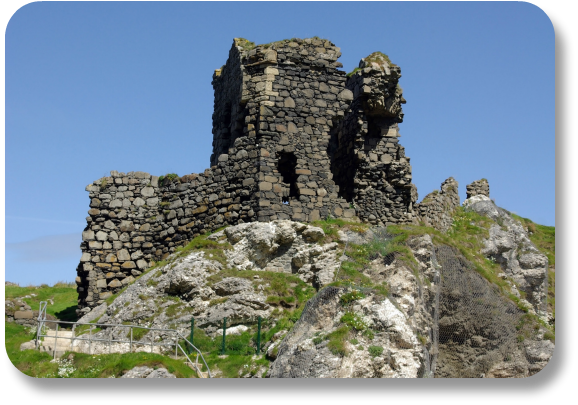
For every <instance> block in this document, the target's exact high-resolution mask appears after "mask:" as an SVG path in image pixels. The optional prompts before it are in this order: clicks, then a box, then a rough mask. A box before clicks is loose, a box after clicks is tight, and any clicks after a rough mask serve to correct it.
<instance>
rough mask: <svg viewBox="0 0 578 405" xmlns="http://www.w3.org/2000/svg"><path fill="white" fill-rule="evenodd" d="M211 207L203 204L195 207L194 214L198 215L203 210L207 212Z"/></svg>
mask: <svg viewBox="0 0 578 405" xmlns="http://www.w3.org/2000/svg"><path fill="white" fill-rule="evenodd" d="M208 209H209V207H207V206H206V205H201V206H199V207H197V208H195V209H193V215H197V214H200V213H202V212H205V211H207V210H208Z"/></svg>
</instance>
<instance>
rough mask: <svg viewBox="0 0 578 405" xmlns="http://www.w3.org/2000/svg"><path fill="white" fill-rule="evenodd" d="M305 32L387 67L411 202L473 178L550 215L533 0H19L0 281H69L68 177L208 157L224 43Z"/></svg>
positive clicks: (546, 118) (550, 70)
mask: <svg viewBox="0 0 578 405" xmlns="http://www.w3.org/2000/svg"><path fill="white" fill-rule="evenodd" d="M279 16H283V17H284V18H283V19H280V18H279ZM314 35H317V36H319V37H322V38H328V39H330V40H331V41H333V42H334V43H335V44H336V45H337V46H340V47H341V50H342V53H343V56H342V57H341V59H340V61H341V62H342V63H343V65H344V70H346V71H351V70H352V69H353V68H354V67H355V66H357V64H358V63H359V59H360V58H362V57H364V56H367V55H368V54H370V53H371V52H374V51H382V52H384V53H386V54H388V55H389V56H390V58H391V60H392V61H393V62H394V63H396V64H398V65H399V66H400V67H401V69H402V75H403V77H402V78H401V80H400V85H401V86H402V87H403V89H404V96H405V98H406V99H407V104H406V105H405V106H404V112H405V121H404V123H403V124H401V125H400V132H401V135H402V137H401V138H400V142H401V144H402V145H404V146H405V148H406V153H407V155H408V156H409V157H411V163H412V167H413V176H414V183H415V184H416V185H417V187H418V192H419V199H420V200H421V199H422V198H423V197H424V196H425V195H426V194H427V193H429V192H431V191H432V190H434V189H438V188H439V186H440V184H441V182H442V181H443V180H445V179H446V178H447V177H449V176H453V177H454V178H456V179H457V181H458V182H459V184H460V195H461V198H462V200H463V199H465V186H466V184H469V183H470V182H471V181H473V180H477V179H480V178H482V177H485V178H487V179H488V180H489V182H490V192H491V197H492V198H495V200H496V203H497V204H498V205H499V206H501V207H504V208H506V209H508V210H510V211H513V212H516V213H517V214H519V215H521V216H524V217H528V218H531V219H532V220H534V221H535V222H538V223H541V224H546V225H554V222H555V149H554V147H555V133H554V130H555V127H554V31H553V27H552V24H551V23H550V21H549V19H548V17H547V16H546V15H545V14H544V13H543V12H542V11H541V10H540V9H539V8H537V7H535V6H533V5H531V4H528V3H516V2H511V3H494V2H491V3H469V2H466V3H454V2H452V3H415V2H411V3H397V2H388V3H361V4H360V3H355V4H353V3H333V4H330V5H329V4H327V3H306V4H305V3H303V4H302V5H299V6H297V5H295V4H294V3H258V4H257V3H52V2H51V3H46V2H45V3H31V4H29V5H26V6H24V7H23V8H21V9H20V10H18V11H17V12H16V14H15V15H14V16H13V17H12V19H11V20H10V22H9V24H8V27H7V29H6V35H5V44H6V65H5V66H6V96H5V102H6V104H5V105H6V110H5V111H6V133H5V146H6V148H5V150H6V155H5V162H6V163H5V168H6V183H5V184H6V279H7V280H11V281H16V282H19V283H21V284H27V283H34V284H40V283H42V282H46V283H53V282H55V281H58V280H73V279H74V277H75V276H76V272H75V269H76V265H77V263H78V260H79V258H80V249H79V247H78V245H79V244H80V233H81V232H82V230H83V228H84V226H85V217H86V215H87V210H88V208H89V207H88V202H89V199H88V193H87V192H86V191H84V187H85V186H86V185H87V184H89V183H91V182H92V181H93V180H96V179H98V178H100V177H102V176H105V175H107V174H108V173H109V172H110V170H118V171H124V172H127V171H133V170H135V171H136V170H140V171H146V172H149V173H152V174H156V175H161V174H166V173H171V172H174V173H178V174H179V175H184V174H188V173H196V172H200V171H203V170H204V169H205V168H207V167H208V166H209V156H210V153H211V142H212V134H211V114H212V108H213V90H212V87H211V76H212V73H213V71H214V69H216V68H219V67H220V66H221V65H223V64H224V63H225V61H226V59H227V56H228V51H229V49H230V47H231V44H232V40H233V38H234V37H245V38H248V39H249V40H252V41H255V42H257V43H266V42H270V41H275V40H279V39H284V38H291V37H299V38H306V37H310V36H314Z"/></svg>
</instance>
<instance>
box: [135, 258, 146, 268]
mask: <svg viewBox="0 0 578 405" xmlns="http://www.w3.org/2000/svg"><path fill="white" fill-rule="evenodd" d="M136 265H137V266H138V268H139V269H141V270H143V269H146V268H148V267H149V264H148V262H147V261H146V260H144V259H140V260H137V262H136Z"/></svg>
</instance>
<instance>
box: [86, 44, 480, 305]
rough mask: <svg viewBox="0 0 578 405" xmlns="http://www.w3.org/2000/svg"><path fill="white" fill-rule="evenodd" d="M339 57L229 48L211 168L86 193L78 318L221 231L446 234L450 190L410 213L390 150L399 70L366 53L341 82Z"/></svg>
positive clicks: (96, 185)
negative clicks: (289, 225) (387, 228)
mask: <svg viewBox="0 0 578 405" xmlns="http://www.w3.org/2000/svg"><path fill="white" fill-rule="evenodd" d="M340 56H341V52H340V48H339V47H337V46H335V44H333V43H332V42H330V41H328V40H323V39H319V38H308V39H303V40H301V39H291V40H284V41H278V42H273V43H270V44H265V45H258V46H255V45H254V44H253V43H252V42H249V41H247V40H245V39H241V38H235V40H234V42H233V46H232V48H231V50H230V52H229V58H228V60H227V62H226V64H225V65H224V66H222V67H221V68H220V69H217V70H216V71H215V73H214V75H213V81H212V84H213V88H214V92H215V101H214V113H213V153H212V155H211V158H210V164H211V167H210V168H209V169H207V170H205V171H204V172H203V173H198V174H188V175H185V176H182V177H179V176H177V175H173V174H169V175H165V176H153V175H150V174H148V173H144V172H129V173H119V172H116V171H112V172H111V173H110V176H108V177H103V178H101V179H99V180H96V181H94V182H93V183H92V184H90V185H89V186H87V188H86V191H88V192H89V197H90V210H89V211H88V214H89V216H88V217H87V226H86V228H85V230H84V232H83V234H82V238H83V242H82V244H81V250H82V257H81V260H80V264H79V266H78V268H77V274H78V277H77V279H76V281H77V284H78V293H79V302H78V305H79V308H81V309H80V310H79V311H80V314H81V315H83V314H85V313H87V312H90V310H91V308H94V307H96V306H98V305H100V304H102V303H103V301H104V300H105V299H106V298H107V297H109V296H110V295H112V294H113V293H116V292H118V291H119V289H121V288H122V287H124V286H126V285H128V284H130V283H131V282H132V281H133V280H134V278H135V277H137V276H138V275H140V274H141V273H142V272H143V271H144V270H146V269H147V268H148V267H150V266H151V265H152V264H153V263H154V262H157V261H159V260H163V259H164V258H166V257H167V256H168V255H169V254H171V253H172V252H174V251H175V249H176V248H177V247H178V246H182V245H184V244H186V243H187V242H188V241H190V240H191V239H193V238H194V237H196V236H198V235H200V234H203V233H206V232H208V231H212V230H215V229H217V228H219V227H223V226H226V225H237V224H242V223H247V222H255V221H260V222H269V221H275V220H292V221H299V222H311V221H315V220H318V219H324V218H327V217H335V218H345V219H349V220H362V221H365V222H370V223H372V224H375V225H387V224H392V223H419V222H420V221H424V222H425V223H427V224H430V225H432V226H434V227H437V228H439V229H442V230H445V229H447V228H448V227H449V225H450V224H451V220H450V215H449V214H450V212H451V211H452V210H453V209H454V208H455V207H456V206H458V205H459V199H458V197H457V182H455V180H453V179H448V180H447V181H446V182H444V184H443V185H442V191H441V193H439V194H436V195H433V194H430V195H429V196H428V197H426V199H425V201H424V202H422V203H421V204H416V201H417V189H416V187H415V186H414V185H413V184H412V183H411V180H412V175H411V166H410V164H409V162H410V159H409V157H407V156H406V155H405V150H404V148H403V146H401V145H400V144H399V136H400V135H399V130H398V124H399V123H400V122H402V120H403V112H402V108H401V107H402V104H404V103H405V100H404V98H403V96H402V89H401V87H400V86H399V84H398V81H399V78H400V77H401V71H400V68H399V67H398V66H396V65H394V64H393V63H391V61H390V60H389V58H388V57H387V56H386V55H384V54H381V53H374V54H371V55H369V56H368V57H367V58H364V59H362V60H361V62H360V64H359V67H358V68H356V69H355V71H354V72H352V74H351V75H349V77H348V76H346V75H345V72H343V71H341V70H338V68H341V67H342V64H341V63H340V62H338V61H337V59H338V58H339V57H340ZM474 184H476V186H475V187H473V188H472V190H473V191H472V192H476V193H478V194H479V193H483V192H484V190H486V189H487V194H489V188H488V187H487V182H486V183H485V184H486V188H484V186H483V184H481V183H480V184H481V185H477V183H474ZM468 187H469V186H468ZM469 190H470V188H468V192H469Z"/></svg>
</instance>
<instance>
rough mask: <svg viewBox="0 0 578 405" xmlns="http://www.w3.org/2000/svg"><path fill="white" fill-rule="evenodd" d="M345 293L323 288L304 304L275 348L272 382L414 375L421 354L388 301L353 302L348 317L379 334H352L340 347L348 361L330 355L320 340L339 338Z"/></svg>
mask: <svg viewBox="0 0 578 405" xmlns="http://www.w3.org/2000/svg"><path fill="white" fill-rule="evenodd" d="M346 292H347V290H344V289H338V288H333V287H328V288H326V289H324V290H322V291H321V292H320V293H319V295H317V296H316V297H315V298H314V299H312V300H311V301H309V302H308V304H307V307H306V308H305V310H304V311H303V314H302V316H301V318H300V319H299V322H297V324H296V325H295V326H294V327H293V329H292V330H291V331H290V332H289V334H288V335H287V336H286V337H285V339H283V341H282V343H281V344H280V345H279V349H278V354H277V359H276V360H275V362H274V363H273V364H272V365H271V368H270V371H269V373H268V375H269V376H270V377H271V378H283V377H285V378H286V377H291V378H346V377H355V378H358V377H382V378H395V377H406V378H412V377H417V376H418V371H419V369H420V365H421V363H422V360H421V356H422V349H421V347H420V344H419V342H418V341H417V338H416V336H415V335H414V332H413V330H412V328H411V326H410V325H409V324H408V322H407V320H406V317H405V315H404V314H403V313H402V312H401V311H400V310H399V309H397V308H396V306H395V305H394V304H393V303H392V302H391V301H390V300H388V299H387V298H386V299H379V298H378V297H376V296H374V295H369V296H368V297H365V298H363V299H361V300H359V301H356V303H355V305H353V307H352V308H350V309H349V311H350V312H349V313H350V314H355V315H352V316H357V317H358V322H359V324H358V327H359V328H360V329H366V330H376V331H378V332H377V333H375V334H374V335H373V336H371V335H369V334H366V335H364V334H363V332H361V331H357V330H355V329H352V330H350V331H349V332H348V335H347V338H346V339H345V341H344V342H342V344H343V347H344V350H345V351H347V352H348V356H343V354H344V353H335V352H332V351H331V346H330V343H331V341H330V340H327V339H324V337H327V336H329V337H331V335H332V334H339V333H343V332H341V331H340V329H339V328H340V327H342V326H340V325H342V322H341V319H342V318H343V316H344V315H345V314H346V309H345V308H344V307H343V306H342V305H341V303H340V297H342V296H343V294H344V293H346ZM372 333H373V332H372Z"/></svg>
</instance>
